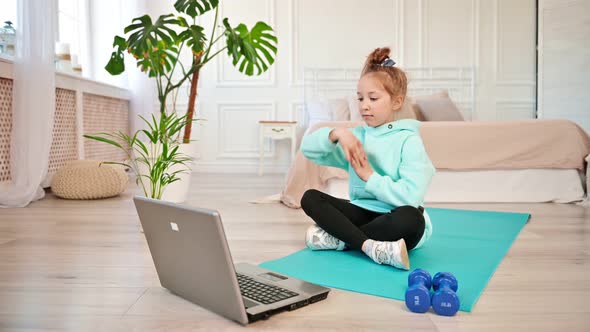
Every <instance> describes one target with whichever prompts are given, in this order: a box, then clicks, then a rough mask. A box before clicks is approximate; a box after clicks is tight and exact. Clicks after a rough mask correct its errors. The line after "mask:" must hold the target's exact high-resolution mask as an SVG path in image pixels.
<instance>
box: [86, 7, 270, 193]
mask: <svg viewBox="0 0 590 332" xmlns="http://www.w3.org/2000/svg"><path fill="white" fill-rule="evenodd" d="M174 8H175V10H176V13H174V14H165V15H160V16H159V17H158V18H157V19H156V20H155V21H154V20H152V18H151V17H150V16H148V15H143V16H141V17H136V18H134V19H133V20H132V22H131V24H130V25H129V26H127V27H126V28H125V29H124V32H125V35H124V36H123V37H122V36H115V38H114V41H113V47H114V51H113V52H112V54H111V57H110V60H109V62H108V64H107V65H106V67H105V69H106V70H107V71H108V72H109V73H110V74H111V75H119V74H121V73H123V72H124V71H125V62H124V61H125V53H128V54H130V55H131V56H133V57H134V58H135V60H136V63H137V66H138V67H139V68H140V69H141V71H142V72H145V73H146V74H147V75H148V76H149V77H151V78H153V79H154V80H155V83H156V88H157V92H158V102H159V105H160V108H159V114H158V116H157V117H156V116H153V117H152V118H151V119H150V120H147V119H143V118H142V119H143V121H145V122H146V124H147V126H148V129H144V130H140V131H138V132H136V133H135V134H134V135H131V136H128V135H125V134H122V133H99V134H96V135H85V137H87V138H89V139H94V140H99V141H102V142H105V143H107V144H111V145H113V146H116V147H118V148H121V149H124V150H126V151H130V152H129V158H131V159H130V162H128V163H124V164H125V165H126V166H128V167H130V168H132V169H133V170H134V171H135V172H136V174H137V179H138V184H140V185H143V182H142V181H144V180H145V182H146V183H147V184H148V185H145V186H144V187H145V188H144V192H145V193H146V196H149V197H152V198H158V199H165V200H171V201H176V202H180V201H183V200H185V199H186V195H187V192H188V188H189V179H190V158H191V155H192V151H194V147H193V146H194V143H191V129H192V124H193V122H194V121H195V120H198V119H195V118H194V113H195V103H196V100H197V84H198V81H199V73H200V71H201V69H202V68H203V67H204V66H205V65H206V64H207V63H209V62H210V61H211V60H212V59H213V58H214V57H215V56H217V55H218V54H220V53H222V52H224V51H225V52H226V53H227V54H228V56H229V57H230V58H231V61H232V64H233V65H234V66H235V67H236V69H238V70H239V71H240V72H241V73H243V74H245V75H248V76H253V75H260V74H262V73H264V72H265V71H267V70H268V69H269V68H270V66H272V64H273V63H274V60H275V56H276V53H277V43H278V40H277V37H276V36H275V35H274V31H273V29H272V27H270V26H269V25H268V24H266V23H264V22H257V23H256V24H255V25H254V26H253V27H252V28H251V29H248V27H247V26H246V25H244V24H243V23H239V24H237V25H232V24H231V23H230V20H229V19H228V18H223V19H222V24H218V20H219V19H220V18H219V15H218V14H219V0H177V1H176V2H175V3H174ZM208 12H214V15H215V18H214V23H213V26H212V27H211V32H210V34H209V38H207V35H208V34H206V32H205V29H204V28H203V27H202V26H199V25H197V24H196V22H197V17H198V16H199V15H203V14H205V13H208ZM214 46H216V47H217V48H215V47H214ZM214 49H215V51H214ZM183 50H189V51H190V55H191V56H190V59H191V60H190V63H189V64H183V63H182V62H181V61H180V59H179V58H180V55H181V52H183ZM187 83H188V84H190V93H189V100H188V106H187V109H186V111H183V112H181V114H178V112H177V110H176V102H175V101H176V98H177V96H178V92H179V89H180V88H181V87H182V86H184V85H185V84H187ZM168 105H172V106H171V107H169V106H168ZM181 132H182V134H181ZM163 154H165V156H163ZM158 160H160V163H157V161H158ZM162 160H165V162H163V161H162ZM162 179H164V180H162ZM154 186H158V189H154Z"/></svg>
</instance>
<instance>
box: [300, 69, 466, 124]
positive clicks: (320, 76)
mask: <svg viewBox="0 0 590 332" xmlns="http://www.w3.org/2000/svg"><path fill="white" fill-rule="evenodd" d="M402 69H403V70H404V71H405V72H406V75H407V76H408V95H409V96H421V95H430V94H433V93H436V92H439V91H442V90H447V91H448V92H449V96H450V98H451V100H453V102H454V103H455V104H456V105H457V107H458V108H459V110H460V111H461V113H463V116H464V118H465V119H466V120H471V119H472V118H473V114H475V70H474V68H473V67H405V68H402ZM360 74H361V69H358V68H305V69H304V78H303V81H304V92H303V93H304V100H305V101H308V100H311V99H312V98H315V97H324V98H338V97H347V96H354V95H355V94H356V85H357V82H358V79H359V77H360Z"/></svg>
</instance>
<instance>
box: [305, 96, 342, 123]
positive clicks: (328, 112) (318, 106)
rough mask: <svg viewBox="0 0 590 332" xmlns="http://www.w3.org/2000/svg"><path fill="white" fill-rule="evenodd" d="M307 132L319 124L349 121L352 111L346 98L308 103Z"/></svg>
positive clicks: (315, 100)
mask: <svg viewBox="0 0 590 332" xmlns="http://www.w3.org/2000/svg"><path fill="white" fill-rule="evenodd" d="M305 111H306V113H307V128H308V129H307V130H309V128H311V127H313V126H314V125H315V124H317V123H319V122H326V121H348V120H350V111H349V109H348V102H347V100H346V99H345V98H336V99H326V98H318V99H312V100H310V101H308V102H306V105H305Z"/></svg>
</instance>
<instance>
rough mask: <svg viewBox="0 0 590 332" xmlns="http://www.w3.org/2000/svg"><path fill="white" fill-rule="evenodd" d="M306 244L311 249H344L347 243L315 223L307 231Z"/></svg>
mask: <svg viewBox="0 0 590 332" xmlns="http://www.w3.org/2000/svg"><path fill="white" fill-rule="evenodd" d="M305 245H306V246H307V247H308V248H309V249H311V250H344V246H345V243H344V242H342V241H340V240H338V239H337V238H336V237H334V236H333V235H331V234H329V233H328V232H326V231H325V230H323V229H321V228H320V227H319V226H318V225H313V226H310V227H309V228H308V229H307V232H306V233H305Z"/></svg>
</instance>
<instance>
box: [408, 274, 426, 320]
mask: <svg viewBox="0 0 590 332" xmlns="http://www.w3.org/2000/svg"><path fill="white" fill-rule="evenodd" d="M431 285H432V278H431V277H430V273H428V271H426V270H423V269H415V270H414V271H412V273H410V275H409V276H408V289H407V290H406V306H407V307H408V309H410V311H412V312H420V313H422V312H427V311H428V308H430V286H431Z"/></svg>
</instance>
